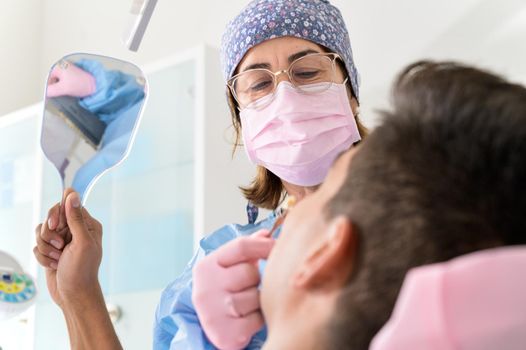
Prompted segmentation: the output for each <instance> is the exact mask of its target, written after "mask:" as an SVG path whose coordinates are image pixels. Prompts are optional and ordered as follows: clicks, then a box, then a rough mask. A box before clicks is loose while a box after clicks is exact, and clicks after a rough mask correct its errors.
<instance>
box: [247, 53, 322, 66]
mask: <svg viewBox="0 0 526 350" xmlns="http://www.w3.org/2000/svg"><path fill="white" fill-rule="evenodd" d="M312 53H321V52H319V51H316V50H313V49H307V50H303V51H300V52H297V53H295V54H293V55H290V56H289V58H288V61H289V63H292V62H294V61H295V60H297V59H298V58H301V57H303V56H307V55H310V54H312ZM270 68H271V67H270V64H268V63H254V64H251V65H250V66H247V67H245V68H243V72H245V71H247V70H250V69H270Z"/></svg>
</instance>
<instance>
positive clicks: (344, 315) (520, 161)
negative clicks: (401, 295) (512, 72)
mask: <svg viewBox="0 0 526 350" xmlns="http://www.w3.org/2000/svg"><path fill="white" fill-rule="evenodd" d="M524 179H526V89H525V88H524V87H522V86H519V85H514V84H511V83H509V82H507V81H505V80H503V79H502V78H499V77H497V76H494V75H492V74H489V73H486V72H483V71H480V70H476V69H473V68H469V67H464V66H460V65H456V64H453V63H430V62H421V63H417V64H414V65H412V66H410V67H408V68H407V69H406V70H405V71H404V72H403V73H402V74H401V75H400V76H399V78H398V79H397V81H396V83H395V85H394V88H393V108H392V111H390V112H388V113H385V117H384V121H383V123H382V125H381V126H379V127H378V128H376V130H375V131H374V132H373V133H372V134H371V135H370V136H369V138H368V139H367V140H366V141H364V142H363V144H362V145H361V146H360V147H359V148H358V149H357V150H351V151H349V152H347V153H345V154H343V155H342V156H341V157H340V158H339V159H338V160H337V161H336V163H335V164H334V166H333V168H332V169H331V172H330V173H329V175H328V177H327V179H326V181H325V183H324V184H323V185H322V186H321V187H320V189H319V190H318V191H317V192H316V193H314V194H313V195H311V196H309V197H307V198H306V199H304V200H303V201H301V202H300V203H299V204H298V205H297V206H296V207H295V208H294V210H292V211H291V213H290V214H289V216H288V218H287V220H286V223H285V226H284V227H283V232H282V235H281V237H280V239H279V240H278V242H277V244H276V247H275V249H274V250H273V252H272V254H271V256H270V257H269V261H268V266H267V269H266V271H267V273H266V275H265V277H264V283H263V286H264V287H263V291H262V303H263V310H264V313H265V317H266V319H267V323H268V325H269V332H270V333H269V334H270V336H269V347H271V346H272V344H273V343H274V344H277V343H280V342H281V344H283V343H284V340H283V339H287V338H288V339H290V340H288V341H290V342H293V343H292V344H294V342H295V343H296V345H298V342H299V341H301V342H303V343H304V344H305V345H307V344H308V346H309V347H311V348H323V349H365V348H367V346H368V344H369V342H370V340H371V339H372V337H373V336H374V334H375V333H376V332H377V331H378V330H379V329H380V328H381V326H382V325H383V324H384V323H385V321H386V320H387V319H388V318H389V315H390V313H391V310H392V308H393V305H394V302H395V299H396V296H397V294H398V292H399V289H400V286H401V284H402V281H403V277H404V275H405V273H406V272H407V270H408V269H410V268H412V267H415V266H419V265H423V264H428V263H434V262H439V261H445V260H448V259H451V258H453V257H456V256H459V255H463V254H467V253H470V252H473V251H477V250H482V249H487V248H492V247H497V246H503V245H514V244H525V243H526V233H525V232H526V216H525V215H524V213H525V212H526V186H524V185H523V182H524ZM280 330H281V332H285V333H284V334H281V335H280Z"/></svg>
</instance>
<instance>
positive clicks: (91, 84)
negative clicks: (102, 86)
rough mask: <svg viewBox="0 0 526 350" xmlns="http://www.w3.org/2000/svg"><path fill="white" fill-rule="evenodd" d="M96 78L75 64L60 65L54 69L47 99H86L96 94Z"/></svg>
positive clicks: (50, 77)
mask: <svg viewBox="0 0 526 350" xmlns="http://www.w3.org/2000/svg"><path fill="white" fill-rule="evenodd" d="M96 90H97V85H96V82H95V78H94V77H93V75H91V74H90V73H88V72H86V71H85V70H82V69H80V68H79V67H77V66H76V65H74V64H73V63H69V62H65V63H63V64H62V63H59V64H57V65H55V67H53V70H52V71H51V74H50V75H49V80H48V85H47V97H58V96H64V95H67V96H74V97H81V98H82V97H86V96H90V95H92V94H94V93H95V91H96Z"/></svg>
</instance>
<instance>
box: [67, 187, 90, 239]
mask: <svg viewBox="0 0 526 350" xmlns="http://www.w3.org/2000/svg"><path fill="white" fill-rule="evenodd" d="M66 221H67V222H68V227H69V230H70V231H71V235H72V236H73V237H75V236H78V235H83V234H85V233H86V232H87V231H88V230H87V227H86V224H85V222H84V217H83V216H82V208H81V206H80V197H79V194H78V193H77V192H71V193H70V194H68V196H67V197H66Z"/></svg>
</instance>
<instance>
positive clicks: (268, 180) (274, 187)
mask: <svg viewBox="0 0 526 350" xmlns="http://www.w3.org/2000/svg"><path fill="white" fill-rule="evenodd" d="M339 64H340V67H341V68H343V65H342V64H341V63H340V62H339ZM343 71H344V72H345V68H343ZM226 90H227V91H226V93H227V99H228V106H229V108H230V113H231V116H232V126H233V127H234V149H233V151H232V153H234V152H235V151H236V149H237V147H238V146H241V145H242V144H241V142H240V141H241V119H240V117H239V110H238V105H237V103H236V100H235V99H234V96H233V95H232V92H231V91H230V89H229V88H228V87H227V89H226ZM349 91H350V96H352V97H354V93H353V91H352V89H351V88H350V87H349ZM349 102H350V99H349ZM355 119H356V124H357V125H358V131H359V133H360V135H361V136H362V138H364V137H365V136H366V135H367V128H366V127H365V126H364V125H363V124H362V123H361V121H360V119H359V116H358V115H356V116H355ZM240 190H241V192H242V193H243V195H244V196H245V198H246V199H247V200H248V201H249V202H250V203H252V204H254V205H255V206H257V207H260V208H265V209H271V210H274V209H276V208H277V207H278V206H279V204H280V202H281V200H282V199H283V198H284V195H285V189H284V187H283V183H282V182H281V179H280V178H279V177H278V176H276V175H274V174H273V173H272V172H270V171H269V170H268V169H266V168H264V167H262V166H259V165H258V166H257V172H256V176H255V177H254V179H253V180H252V182H251V183H250V185H249V186H246V187H240Z"/></svg>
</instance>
